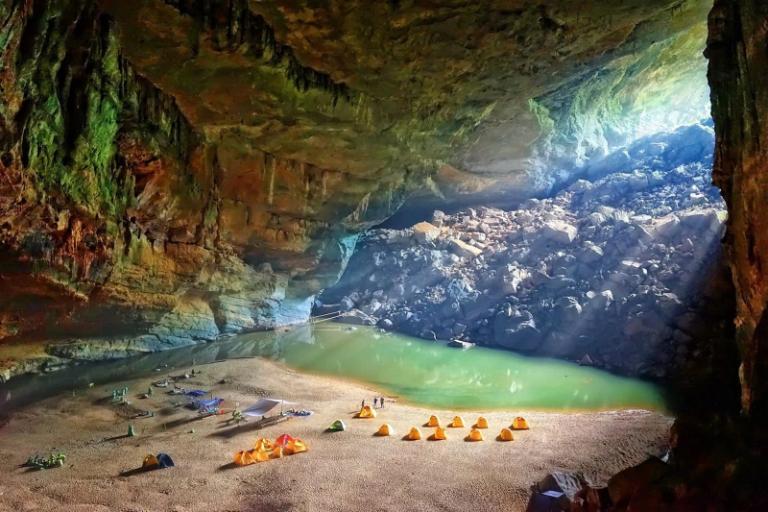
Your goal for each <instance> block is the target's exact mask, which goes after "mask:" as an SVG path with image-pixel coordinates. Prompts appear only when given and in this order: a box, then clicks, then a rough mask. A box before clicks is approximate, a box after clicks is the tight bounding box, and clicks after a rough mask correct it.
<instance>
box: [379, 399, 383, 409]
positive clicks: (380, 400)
mask: <svg viewBox="0 0 768 512" xmlns="http://www.w3.org/2000/svg"><path fill="white" fill-rule="evenodd" d="M379 404H380V405H379V407H381V408H382V409H383V408H384V397H381V398H379Z"/></svg>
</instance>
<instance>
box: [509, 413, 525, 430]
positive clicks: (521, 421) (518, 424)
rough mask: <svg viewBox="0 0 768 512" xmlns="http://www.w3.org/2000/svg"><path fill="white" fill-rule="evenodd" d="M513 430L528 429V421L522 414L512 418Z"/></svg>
mask: <svg viewBox="0 0 768 512" xmlns="http://www.w3.org/2000/svg"><path fill="white" fill-rule="evenodd" d="M511 428H512V430H528V422H527V421H526V419H525V418H523V417H522V416H518V417H517V418H515V419H513V420H512V427H511Z"/></svg>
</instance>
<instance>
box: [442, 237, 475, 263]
mask: <svg viewBox="0 0 768 512" xmlns="http://www.w3.org/2000/svg"><path fill="white" fill-rule="evenodd" d="M448 243H449V245H450V248H451V251H453V253H454V254H456V255H457V256H460V257H462V258H475V257H477V256H480V254H482V252H483V250H482V249H479V248H477V247H473V246H471V245H469V244H468V243H465V242H462V241H461V240H459V239H457V238H451V239H450V240H449V241H448Z"/></svg>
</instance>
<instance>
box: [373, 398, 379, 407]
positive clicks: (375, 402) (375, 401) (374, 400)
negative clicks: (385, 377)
mask: <svg viewBox="0 0 768 512" xmlns="http://www.w3.org/2000/svg"><path fill="white" fill-rule="evenodd" d="M378 403H379V399H378V397H373V408H374V409H375V408H376V404H378Z"/></svg>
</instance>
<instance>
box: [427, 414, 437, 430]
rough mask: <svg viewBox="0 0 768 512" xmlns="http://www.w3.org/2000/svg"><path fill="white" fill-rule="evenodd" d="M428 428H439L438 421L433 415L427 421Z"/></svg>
mask: <svg viewBox="0 0 768 512" xmlns="http://www.w3.org/2000/svg"><path fill="white" fill-rule="evenodd" d="M427 426H428V427H439V426H440V420H439V419H438V418H437V416H435V415H434V414H433V415H432V416H430V417H429V421H427Z"/></svg>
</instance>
